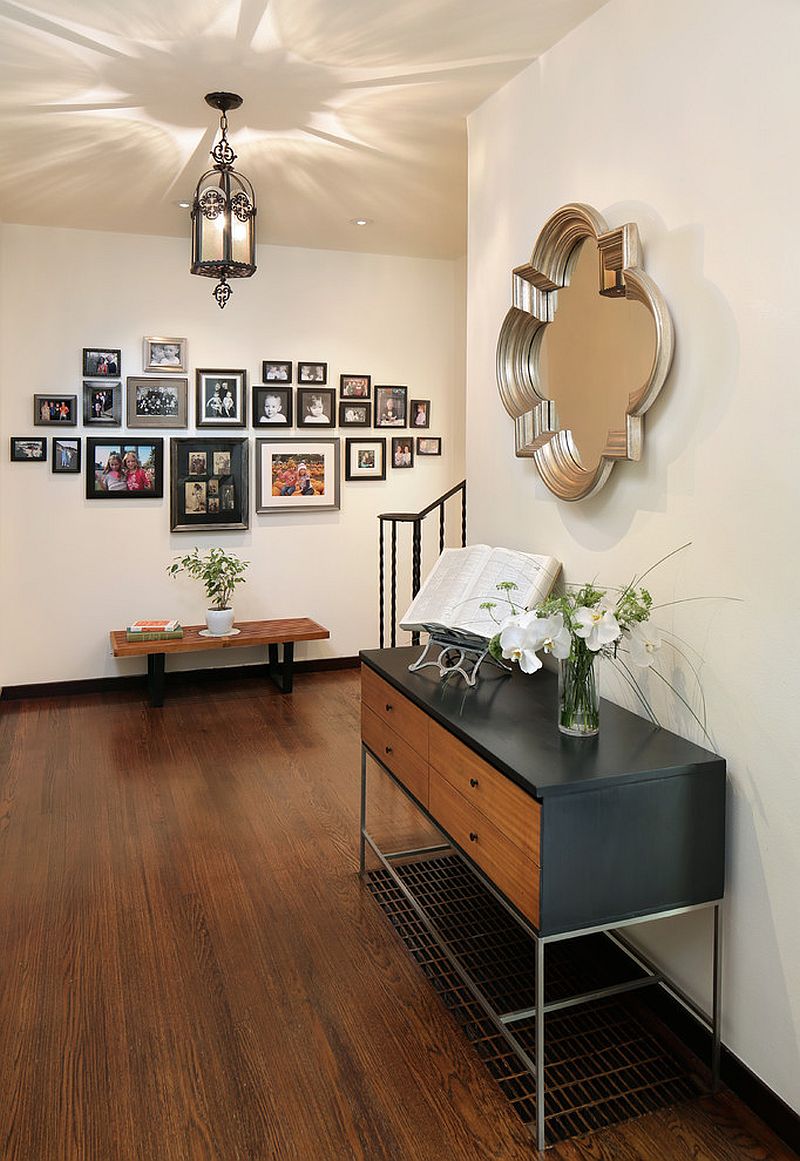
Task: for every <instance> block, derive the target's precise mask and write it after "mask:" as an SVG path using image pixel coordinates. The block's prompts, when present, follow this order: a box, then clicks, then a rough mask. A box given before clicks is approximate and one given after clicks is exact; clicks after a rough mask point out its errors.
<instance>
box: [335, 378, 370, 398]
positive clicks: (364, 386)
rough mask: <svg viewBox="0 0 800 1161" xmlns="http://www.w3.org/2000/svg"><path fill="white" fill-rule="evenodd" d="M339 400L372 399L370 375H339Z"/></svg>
mask: <svg viewBox="0 0 800 1161" xmlns="http://www.w3.org/2000/svg"><path fill="white" fill-rule="evenodd" d="M339 398H340V399H371V398H372V376H371V375H340V376H339Z"/></svg>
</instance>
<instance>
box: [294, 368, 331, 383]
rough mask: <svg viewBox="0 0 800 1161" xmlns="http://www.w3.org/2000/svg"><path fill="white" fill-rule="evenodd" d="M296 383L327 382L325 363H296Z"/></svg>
mask: <svg viewBox="0 0 800 1161" xmlns="http://www.w3.org/2000/svg"><path fill="white" fill-rule="evenodd" d="M297 382H298V383H327V382H328V364H327V363H298V364H297Z"/></svg>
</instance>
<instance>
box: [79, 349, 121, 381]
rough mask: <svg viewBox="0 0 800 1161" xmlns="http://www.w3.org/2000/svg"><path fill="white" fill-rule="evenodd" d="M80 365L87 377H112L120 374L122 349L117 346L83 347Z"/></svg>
mask: <svg viewBox="0 0 800 1161" xmlns="http://www.w3.org/2000/svg"><path fill="white" fill-rule="evenodd" d="M82 366H83V374H84V375H85V376H86V378H87V379H97V378H103V379H106V378H108V379H114V378H116V376H117V375H121V374H122V351H121V349H120V348H119V347H84V348H83V363H82Z"/></svg>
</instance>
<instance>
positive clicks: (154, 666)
mask: <svg viewBox="0 0 800 1161" xmlns="http://www.w3.org/2000/svg"><path fill="white" fill-rule="evenodd" d="M165 660H166V657H165V654H163V653H148V655H147V690H148V692H149V694H150V705H163V704H164V661H165Z"/></svg>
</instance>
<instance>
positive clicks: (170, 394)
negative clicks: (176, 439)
mask: <svg viewBox="0 0 800 1161" xmlns="http://www.w3.org/2000/svg"><path fill="white" fill-rule="evenodd" d="M125 394H126V413H127V420H128V427H160V428H165V427H188V426H189V380H188V379H178V378H175V377H173V376H170V377H168V378H167V377H163V378H160V379H156V378H154V376H152V375H148V376H145V377H143V378H139V377H138V376H134V375H131V376H129V377H128V380H127V383H126V391H125Z"/></svg>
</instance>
